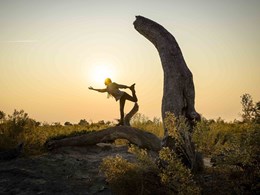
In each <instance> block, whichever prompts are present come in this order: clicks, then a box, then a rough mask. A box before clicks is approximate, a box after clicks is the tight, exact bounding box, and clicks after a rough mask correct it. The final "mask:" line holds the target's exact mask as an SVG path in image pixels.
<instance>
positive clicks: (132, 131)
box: [46, 126, 161, 151]
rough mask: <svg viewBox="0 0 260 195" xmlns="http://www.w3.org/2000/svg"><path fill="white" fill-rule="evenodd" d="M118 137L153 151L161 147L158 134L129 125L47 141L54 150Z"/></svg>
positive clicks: (102, 141) (108, 140) (50, 148)
mask: <svg viewBox="0 0 260 195" xmlns="http://www.w3.org/2000/svg"><path fill="white" fill-rule="evenodd" d="M116 139H126V140H128V141H129V142H130V143H132V144H135V145H137V146H139V147H140V148H146V149H149V150H153V151H158V150H160V149H161V140H160V139H159V138H158V137H157V136H156V135H154V134H152V133H149V132H146V131H143V130H140V129H137V128H133V127H129V126H117V127H110V128H107V129H103V130H100V131H95V132H90V133H88V134H84V135H79V136H74V137H69V138H64V139H60V140H51V141H48V142H47V143H46V146H47V148H48V149H49V150H52V149H55V148H59V147H64V146H90V145H96V144H98V143H107V142H109V143H111V142H114V141H115V140H116Z"/></svg>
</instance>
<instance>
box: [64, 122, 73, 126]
mask: <svg viewBox="0 0 260 195" xmlns="http://www.w3.org/2000/svg"><path fill="white" fill-rule="evenodd" d="M64 125H65V126H72V123H70V122H68V121H67V122H65V123H64Z"/></svg>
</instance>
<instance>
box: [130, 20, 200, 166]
mask: <svg viewBox="0 0 260 195" xmlns="http://www.w3.org/2000/svg"><path fill="white" fill-rule="evenodd" d="M134 27H135V29H136V30H137V31H138V32H139V33H140V34H142V35H143V36H144V37H146V38H147V39H148V40H149V41H151V42H152V43H153V45H154V46H155V47H156V49H157V50H158V52H159V55H160V59H161V64H162V68H163V72H164V84H163V99H162V119H163V121H164V119H165V117H166V114H167V112H170V113H173V114H174V115H175V117H177V118H178V117H179V116H185V117H186V119H187V121H188V122H189V124H192V123H193V121H194V120H200V115H199V114H198V113H197V112H196V110H195V108H194V101H195V90H194V84H193V76H192V73H191V71H190V70H189V68H188V67H187V64H186V62H185V60H184V57H183V55H182V52H181V49H180V47H179V45H178V43H177V41H176V40H175V38H174V36H173V35H172V34H171V33H169V32H168V31H167V30H166V29H165V28H164V27H163V26H161V25H160V24H158V23H156V22H154V21H152V20H150V19H148V18H145V17H143V16H136V20H135V21H134ZM190 128H191V129H190V132H192V125H190ZM188 139H190V138H188ZM188 141H189V142H191V141H190V140H188ZM173 142H174V139H170V138H169V135H168V129H167V128H166V127H165V125H164V141H163V146H169V147H170V148H171V147H172V146H173V145H175V144H174V143H173ZM190 145H192V146H193V145H194V144H193V143H190ZM172 149H174V148H172ZM175 150H176V149H175ZM193 154H194V155H192V156H190V159H188V160H189V161H190V160H191V159H194V158H195V157H194V156H195V148H194V149H193ZM194 163H195V162H194V161H193V164H194ZM191 166H192V165H191Z"/></svg>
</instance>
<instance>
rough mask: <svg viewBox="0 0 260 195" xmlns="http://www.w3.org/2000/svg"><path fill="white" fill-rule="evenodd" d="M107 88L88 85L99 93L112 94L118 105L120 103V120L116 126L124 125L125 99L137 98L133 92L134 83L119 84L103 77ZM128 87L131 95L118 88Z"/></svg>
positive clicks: (132, 99)
mask: <svg viewBox="0 0 260 195" xmlns="http://www.w3.org/2000/svg"><path fill="white" fill-rule="evenodd" d="M104 84H105V85H106V86H107V88H105V89H94V88H93V87H89V89H90V90H94V91H98V92H100V93H105V92H107V93H108V97H109V96H113V97H114V98H115V99H116V101H118V100H119V105H120V121H119V123H118V124H117V126H119V125H124V107H125V101H126V100H129V101H131V102H137V101H138V99H137V97H136V93H135V83H134V84H133V85H131V86H126V85H120V84H117V83H115V82H112V80H111V79H110V78H106V79H105V83H104ZM127 88H128V89H130V90H131V91H132V96H131V95H129V94H128V93H126V92H124V91H120V90H119V89H127Z"/></svg>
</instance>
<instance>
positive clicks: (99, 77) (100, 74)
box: [91, 65, 114, 83]
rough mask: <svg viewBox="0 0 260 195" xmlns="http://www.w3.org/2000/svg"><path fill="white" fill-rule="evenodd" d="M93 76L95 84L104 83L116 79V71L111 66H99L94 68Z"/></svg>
mask: <svg viewBox="0 0 260 195" xmlns="http://www.w3.org/2000/svg"><path fill="white" fill-rule="evenodd" d="M91 76H92V80H93V81H94V82H95V83H104V80H105V79H106V78H113V77H114V71H113V69H112V67H111V66H110V65H97V66H94V67H93V71H92V72H91Z"/></svg>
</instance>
